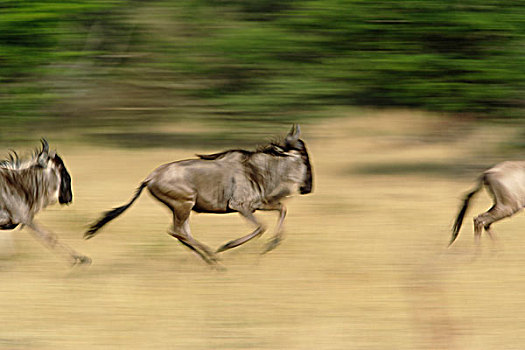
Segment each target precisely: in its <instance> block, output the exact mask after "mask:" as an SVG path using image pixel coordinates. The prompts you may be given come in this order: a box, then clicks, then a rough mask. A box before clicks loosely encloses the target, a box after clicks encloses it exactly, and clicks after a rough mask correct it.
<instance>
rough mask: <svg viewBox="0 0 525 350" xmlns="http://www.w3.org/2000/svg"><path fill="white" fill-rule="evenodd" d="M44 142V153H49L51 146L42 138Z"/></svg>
mask: <svg viewBox="0 0 525 350" xmlns="http://www.w3.org/2000/svg"><path fill="white" fill-rule="evenodd" d="M40 142H42V153H44V152H45V153H48V152H49V144H48V143H47V141H46V139H44V138H42V139H41V140H40Z"/></svg>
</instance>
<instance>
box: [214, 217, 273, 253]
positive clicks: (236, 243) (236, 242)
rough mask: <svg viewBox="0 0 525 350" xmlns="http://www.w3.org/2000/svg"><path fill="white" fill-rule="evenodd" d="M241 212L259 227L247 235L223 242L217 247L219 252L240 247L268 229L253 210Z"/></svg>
mask: <svg viewBox="0 0 525 350" xmlns="http://www.w3.org/2000/svg"><path fill="white" fill-rule="evenodd" d="M239 213H240V214H241V215H242V216H244V217H245V218H246V219H248V220H249V221H250V222H253V223H254V224H255V225H256V226H257V228H256V229H255V230H254V231H253V232H252V233H250V234H248V235H246V236H243V237H241V238H237V239H234V240H233V241H229V242H228V243H226V244H223V245H222V246H221V247H220V248H219V249H217V253H220V252H223V251H225V250H228V249H231V248H235V247H238V246H240V245H241V244H244V243H246V242H248V241H249V240H251V239H253V238H255V237H257V236H260V235H262V234H263V233H264V231H265V230H266V228H265V227H264V226H263V225H262V224H261V223H259V221H257V219H256V218H255V216H254V215H253V213H252V212H249V211H246V212H239Z"/></svg>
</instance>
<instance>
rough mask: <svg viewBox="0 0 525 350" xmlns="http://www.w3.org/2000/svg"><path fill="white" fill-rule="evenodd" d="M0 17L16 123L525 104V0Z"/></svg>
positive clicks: (202, 6)
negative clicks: (341, 108) (336, 108)
mask: <svg viewBox="0 0 525 350" xmlns="http://www.w3.org/2000/svg"><path fill="white" fill-rule="evenodd" d="M0 16H1V17H0V18H1V19H0V86H1V90H0V118H1V119H0V120H2V124H3V126H5V125H6V124H7V123H10V124H9V125H12V126H13V125H14V127H16V126H17V125H20V127H27V125H33V126H34V127H43V128H45V127H56V123H47V122H44V121H49V120H50V118H51V119H53V120H55V121H56V120H58V121H59V123H60V124H59V125H60V126H61V127H68V126H71V127H75V126H76V127H79V126H80V127H82V126H86V125H89V126H95V127H97V126H98V127H105V126H108V125H114V124H123V123H124V124H125V123H129V122H130V120H131V121H133V122H137V123H140V121H142V122H143V123H146V124H148V123H152V122H155V121H165V120H168V119H169V120H173V119H177V120H184V119H192V118H206V119H208V120H210V119H215V120H217V121H220V122H224V121H232V122H233V123H232V124H235V125H251V123H253V122H254V121H256V122H259V123H275V122H279V123H289V122H292V121H295V120H298V119H301V120H304V118H309V117H324V116H330V110H329V109H327V107H331V106H402V107H414V108H421V109H426V110H431V111H443V112H449V113H454V114H456V115H458V117H464V116H469V117H471V116H475V117H480V118H490V119H499V118H521V117H522V112H523V97H522V96H523V95H524V92H525V91H524V88H525V54H524V53H525V52H524V50H525V20H524V18H525V2H523V1H515V0H513V1H509V0H501V1H500V0H498V1H495V0H494V1H473V0H462V1H455V0H452V1H444V0H441V1H436V0H400V1H368V0H280V1H276V0H178V1H171V0H156V1H145V2H142V1H131V0H76V1H18V0H14V1H10V0H0ZM243 123H244V124H243ZM50 125H53V126H50ZM10 135H11V136H12V134H11V133H8V132H7V131H5V129H4V130H3V131H0V137H3V138H6V137H9V136H10Z"/></svg>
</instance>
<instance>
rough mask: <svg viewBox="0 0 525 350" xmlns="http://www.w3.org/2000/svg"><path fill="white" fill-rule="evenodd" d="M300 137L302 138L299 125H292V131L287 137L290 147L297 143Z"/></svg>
mask: <svg viewBox="0 0 525 350" xmlns="http://www.w3.org/2000/svg"><path fill="white" fill-rule="evenodd" d="M299 136H301V128H300V127H299V125H296V124H294V125H292V129H291V130H290V132H289V133H288V135H286V143H288V144H289V145H294V144H295V143H296V142H297V140H299Z"/></svg>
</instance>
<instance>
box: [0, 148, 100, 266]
mask: <svg viewBox="0 0 525 350" xmlns="http://www.w3.org/2000/svg"><path fill="white" fill-rule="evenodd" d="M72 200H73V193H72V191H71V177H70V175H69V173H68V171H67V169H66V166H65V165H64V162H63V161H62V159H61V158H60V157H59V156H58V155H57V154H56V153H55V152H50V151H49V146H48V144H47V142H46V141H45V140H42V149H41V150H39V151H37V152H36V153H35V155H34V156H33V158H32V159H30V160H28V161H26V162H21V161H20V160H19V158H18V156H17V155H16V153H14V156H13V155H11V157H10V159H9V160H5V161H2V162H0V229H2V230H12V229H14V228H16V227H17V226H18V225H20V224H21V225H25V226H27V227H29V228H30V229H31V230H32V231H34V235H35V237H37V238H38V239H40V240H41V241H42V242H43V243H44V244H45V245H46V246H48V247H49V248H50V249H52V250H55V251H57V252H58V253H60V254H62V255H64V256H65V257H66V258H67V259H69V260H70V261H71V262H72V263H73V264H76V263H89V262H90V259H89V258H88V257H86V256H83V255H80V254H78V253H76V252H75V251H74V250H73V249H71V248H70V247H68V246H67V245H65V244H63V243H60V242H59V241H58V239H57V237H56V236H55V235H54V234H52V233H50V232H47V231H46V230H45V229H44V228H42V227H41V226H39V225H38V224H37V223H36V222H35V220H34V217H35V215H36V214H37V213H38V212H39V211H40V210H42V209H44V208H45V207H47V206H48V205H51V204H54V203H56V202H57V201H58V202H60V204H69V203H71V202H72Z"/></svg>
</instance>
